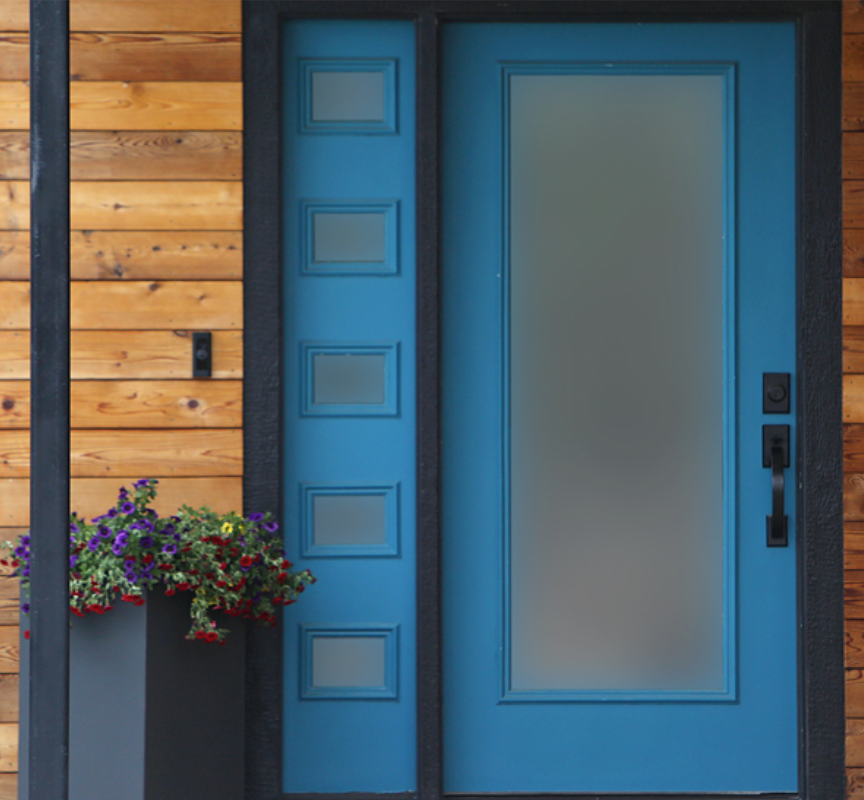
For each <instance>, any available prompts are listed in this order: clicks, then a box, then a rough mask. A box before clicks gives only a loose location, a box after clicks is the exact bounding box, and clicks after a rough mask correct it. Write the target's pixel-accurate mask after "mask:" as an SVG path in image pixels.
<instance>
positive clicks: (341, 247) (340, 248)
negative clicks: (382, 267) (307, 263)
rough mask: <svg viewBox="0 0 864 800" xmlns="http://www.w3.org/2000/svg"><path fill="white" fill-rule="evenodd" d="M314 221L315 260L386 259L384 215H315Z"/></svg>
mask: <svg viewBox="0 0 864 800" xmlns="http://www.w3.org/2000/svg"><path fill="white" fill-rule="evenodd" d="M313 220H314V222H313V225H314V227H315V230H314V238H315V261H320V262H331V263H332V262H340V261H343V262H376V261H377V262H381V261H384V256H385V255H386V252H385V243H386V240H385V216H384V214H314V215H313Z"/></svg>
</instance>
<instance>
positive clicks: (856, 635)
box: [845, 619, 864, 717]
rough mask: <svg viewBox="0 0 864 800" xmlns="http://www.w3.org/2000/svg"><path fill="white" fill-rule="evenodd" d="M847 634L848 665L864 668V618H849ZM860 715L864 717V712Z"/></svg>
mask: <svg viewBox="0 0 864 800" xmlns="http://www.w3.org/2000/svg"><path fill="white" fill-rule="evenodd" d="M845 636H846V648H845V659H846V666H847V667H862V668H864V620H862V619H847V620H846V631H845ZM861 680H862V683H861V687H862V691H864V678H862V679H861ZM860 716H862V717H864V713H862V714H861V715H860Z"/></svg>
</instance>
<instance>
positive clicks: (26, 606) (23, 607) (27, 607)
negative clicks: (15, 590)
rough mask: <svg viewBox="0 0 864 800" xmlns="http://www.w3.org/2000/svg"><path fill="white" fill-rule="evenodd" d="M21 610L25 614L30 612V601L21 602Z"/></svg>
mask: <svg viewBox="0 0 864 800" xmlns="http://www.w3.org/2000/svg"><path fill="white" fill-rule="evenodd" d="M21 610H22V611H23V612H24V613H25V614H29V613H30V603H21Z"/></svg>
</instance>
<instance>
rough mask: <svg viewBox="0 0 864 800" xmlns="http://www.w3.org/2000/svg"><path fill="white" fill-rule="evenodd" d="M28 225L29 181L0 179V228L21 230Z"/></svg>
mask: <svg viewBox="0 0 864 800" xmlns="http://www.w3.org/2000/svg"><path fill="white" fill-rule="evenodd" d="M29 227H30V183H29V182H28V181H0V228H2V229H5V230H21V229H23V228H29Z"/></svg>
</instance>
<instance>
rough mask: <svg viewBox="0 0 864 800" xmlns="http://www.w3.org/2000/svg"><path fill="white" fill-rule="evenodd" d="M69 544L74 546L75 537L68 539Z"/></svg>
mask: <svg viewBox="0 0 864 800" xmlns="http://www.w3.org/2000/svg"><path fill="white" fill-rule="evenodd" d="M69 544H75V537H74V536H70V537H69Z"/></svg>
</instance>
